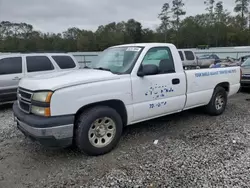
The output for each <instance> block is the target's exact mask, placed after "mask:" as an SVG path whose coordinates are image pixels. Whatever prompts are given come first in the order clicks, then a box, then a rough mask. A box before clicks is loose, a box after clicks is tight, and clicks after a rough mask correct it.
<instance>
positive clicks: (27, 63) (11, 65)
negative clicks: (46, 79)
mask: <svg viewBox="0 0 250 188" xmlns="http://www.w3.org/2000/svg"><path fill="white" fill-rule="evenodd" d="M74 69H79V64H78V62H77V61H76V60H75V58H74V57H73V56H72V55H70V54H63V53H56V54H52V53H49V54H44V53H39V54H21V53H20V54H8V55H1V56H0V104H4V103H10V102H13V101H15V100H16V98H17V97H16V94H17V87H18V83H19V81H20V80H21V79H22V78H24V77H30V76H34V75H37V74H41V73H43V74H44V73H52V72H58V71H66V70H74Z"/></svg>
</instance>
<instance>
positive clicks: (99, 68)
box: [93, 67, 112, 72]
mask: <svg viewBox="0 0 250 188" xmlns="http://www.w3.org/2000/svg"><path fill="white" fill-rule="evenodd" d="M93 69H97V70H104V71H110V72H112V71H111V70H110V69H107V68H103V67H98V68H93Z"/></svg>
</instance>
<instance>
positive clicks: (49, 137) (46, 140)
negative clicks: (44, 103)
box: [13, 102, 74, 148]
mask: <svg viewBox="0 0 250 188" xmlns="http://www.w3.org/2000/svg"><path fill="white" fill-rule="evenodd" d="M13 112H14V119H15V122H16V123H17V128H18V129H19V130H20V131H21V132H22V133H23V134H24V135H26V136H27V137H29V138H30V139H31V140H33V141H38V142H39V143H40V144H42V145H44V146H47V147H59V148H63V147H67V146H70V145H72V140H73V130H74V116H73V115H69V116H56V117H40V116H36V115H32V114H26V113H24V112H23V111H22V110H20V108H19V107H18V105H17V102H15V103H14V105H13Z"/></svg>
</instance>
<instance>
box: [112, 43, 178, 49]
mask: <svg viewBox="0 0 250 188" xmlns="http://www.w3.org/2000/svg"><path fill="white" fill-rule="evenodd" d="M126 46H138V47H146V46H147V47H156V46H172V47H175V46H174V45H173V44H171V43H131V44H122V45H116V46H112V48H113V47H126Z"/></svg>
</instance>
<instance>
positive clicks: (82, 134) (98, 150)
mask: <svg viewBox="0 0 250 188" xmlns="http://www.w3.org/2000/svg"><path fill="white" fill-rule="evenodd" d="M122 130H123V124H122V120H121V116H120V115H119V114H118V113H117V111H116V110H114V109H112V108H110V107H107V106H96V107H93V108H91V109H89V110H87V111H86V112H83V114H81V116H80V117H79V119H78V120H77V123H76V130H75V131H76V132H75V141H76V145H77V147H78V148H79V149H80V150H81V151H83V152H84V153H86V154H88V155H102V154H105V153H108V152H109V151H111V150H112V149H113V148H114V147H115V146H116V145H117V144H118V142H119V140H120V137H121V135H122Z"/></svg>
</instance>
